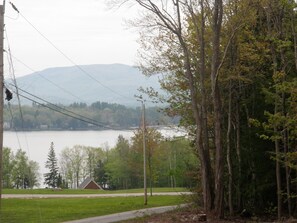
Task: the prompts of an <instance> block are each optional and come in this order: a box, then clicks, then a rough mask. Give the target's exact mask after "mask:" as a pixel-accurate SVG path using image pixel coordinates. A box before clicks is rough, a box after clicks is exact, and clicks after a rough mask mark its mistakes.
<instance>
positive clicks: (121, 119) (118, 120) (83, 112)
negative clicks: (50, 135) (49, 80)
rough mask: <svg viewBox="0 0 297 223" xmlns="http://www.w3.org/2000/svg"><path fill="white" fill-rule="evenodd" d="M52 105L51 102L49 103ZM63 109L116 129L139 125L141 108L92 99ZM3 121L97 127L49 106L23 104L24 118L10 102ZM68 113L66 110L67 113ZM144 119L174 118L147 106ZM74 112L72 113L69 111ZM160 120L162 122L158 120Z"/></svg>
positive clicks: (19, 126) (18, 125) (34, 126)
mask: <svg viewBox="0 0 297 223" xmlns="http://www.w3.org/2000/svg"><path fill="white" fill-rule="evenodd" d="M49 106H50V107H51V105H49ZM58 106H60V107H62V108H65V109H66V110H68V111H70V112H73V113H75V114H78V115H80V118H81V117H86V118H89V119H92V120H95V121H96V122H98V123H102V124H103V125H105V126H112V127H115V128H129V127H135V126H138V125H139V120H140V115H141V111H140V108H129V107H125V106H123V105H118V104H109V103H106V102H95V103H93V104H91V105H89V106H88V105H87V104H85V103H73V104H71V105H69V106H64V105H58ZM5 107H6V109H4V122H6V123H9V125H10V127H8V128H7V129H12V130H69V129H70V130H78V129H80V130H84V129H100V127H98V126H94V125H92V124H89V123H86V122H82V121H80V120H77V119H74V118H72V117H68V116H65V115H63V114H60V113H57V112H55V111H52V110H49V109H48V108H45V107H42V106H39V105H33V106H22V113H23V120H22V118H21V114H20V110H19V108H18V106H14V105H11V106H10V107H11V112H12V116H13V118H12V116H11V115H10V109H9V108H8V106H7V105H6V106H5ZM55 109H56V108H55ZM66 113H67V112H66ZM146 114H147V121H148V123H150V124H152V125H160V124H171V123H174V120H172V119H171V118H169V117H168V116H166V115H164V114H162V113H161V112H159V108H157V107H151V108H147V111H146ZM71 115H73V114H71ZM160 120H161V121H160Z"/></svg>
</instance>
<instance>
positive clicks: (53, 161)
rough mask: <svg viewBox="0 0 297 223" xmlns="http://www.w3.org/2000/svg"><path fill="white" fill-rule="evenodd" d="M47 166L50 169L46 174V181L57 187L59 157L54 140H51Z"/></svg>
mask: <svg viewBox="0 0 297 223" xmlns="http://www.w3.org/2000/svg"><path fill="white" fill-rule="evenodd" d="M45 167H46V168H47V169H49V172H48V173H46V174H44V178H45V179H44V183H45V184H46V185H48V186H49V187H51V188H55V187H57V183H58V176H59V173H58V166H57V158H56V154H55V149H54V143H53V142H51V146H50V149H49V153H48V158H47V161H46V163H45Z"/></svg>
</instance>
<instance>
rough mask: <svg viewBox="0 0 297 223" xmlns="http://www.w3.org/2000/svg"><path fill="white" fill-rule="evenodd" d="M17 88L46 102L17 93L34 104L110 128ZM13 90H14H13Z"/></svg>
mask: <svg viewBox="0 0 297 223" xmlns="http://www.w3.org/2000/svg"><path fill="white" fill-rule="evenodd" d="M8 84H9V85H11V86H13V87H16V86H14V85H13V84H11V83H8ZM18 89H19V91H21V92H23V93H25V94H28V95H29V96H31V97H34V98H37V99H38V100H41V101H43V102H45V103H46V104H43V103H41V102H38V101H37V100H34V99H32V98H30V97H28V96H25V95H24V94H20V93H19V95H20V96H21V97H23V98H25V99H27V100H29V101H32V102H34V103H36V104H38V105H41V106H43V107H46V108H48V109H51V110H53V111H55V112H59V113H61V114H63V115H66V116H69V117H71V118H74V119H77V120H80V121H83V122H86V123H89V124H93V125H95V126H98V127H103V128H106V129H111V127H109V126H107V125H106V124H105V123H100V122H98V121H96V120H94V119H91V118H88V117H85V116H83V115H80V114H77V113H75V112H73V111H70V110H68V109H66V108H63V107H61V106H58V105H55V104H53V103H51V102H49V101H47V100H45V99H42V98H41V97H38V96H36V95H33V94H31V93H30V92H28V91H25V90H23V89H21V88H18ZM13 91H14V90H13ZM14 92H15V91H14ZM15 93H16V92H15Z"/></svg>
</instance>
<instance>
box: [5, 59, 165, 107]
mask: <svg viewBox="0 0 297 223" xmlns="http://www.w3.org/2000/svg"><path fill="white" fill-rule="evenodd" d="M158 79H159V75H156V76H151V77H146V76H145V75H143V74H142V73H141V71H140V70H139V69H138V68H136V67H134V66H130V65H125V64H119V63H115V64H89V65H80V66H67V67H52V68H47V69H44V70H42V71H38V72H34V73H32V74H28V75H25V76H22V77H19V78H17V84H18V87H19V88H20V89H21V90H24V91H27V92H30V93H31V94H33V95H36V96H38V97H40V98H42V99H44V100H46V101H49V102H51V103H54V104H65V105H69V104H72V103H75V102H83V103H87V104H91V103H94V102H96V101H101V102H108V103H117V104H122V105H125V106H130V107H131V106H132V107H135V106H138V105H139V102H137V100H136V98H135V97H134V95H137V94H139V92H138V90H137V89H139V87H144V88H146V87H153V88H154V89H156V90H158V91H159V90H160V84H159V82H158ZM6 81H7V82H11V80H6ZM23 93H24V92H23ZM23 93H22V94H23ZM30 98H31V97H30ZM12 103H16V97H14V99H13V100H12ZM22 103H24V104H30V103H31V104H32V102H30V101H28V100H22Z"/></svg>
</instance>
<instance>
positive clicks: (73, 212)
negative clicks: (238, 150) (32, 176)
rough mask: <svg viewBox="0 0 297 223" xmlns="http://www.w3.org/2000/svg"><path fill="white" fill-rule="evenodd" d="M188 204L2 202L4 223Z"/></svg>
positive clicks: (153, 200) (158, 199) (52, 221)
mask: <svg viewBox="0 0 297 223" xmlns="http://www.w3.org/2000/svg"><path fill="white" fill-rule="evenodd" d="M181 203H185V200H184V199H183V198H182V197H180V196H153V197H148V205H147V206H144V205H143V197H117V198H65V199H64V198H62V199H60V198H59V199H3V200H2V205H1V206H2V208H1V215H0V222H1V223H20V222H22V223H57V222H63V221H69V220H75V219H81V218H87V217H94V216H100V215H107V214H112V213H118V212H123V211H129V210H137V209H142V208H150V207H157V206H167V205H176V204H181Z"/></svg>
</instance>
